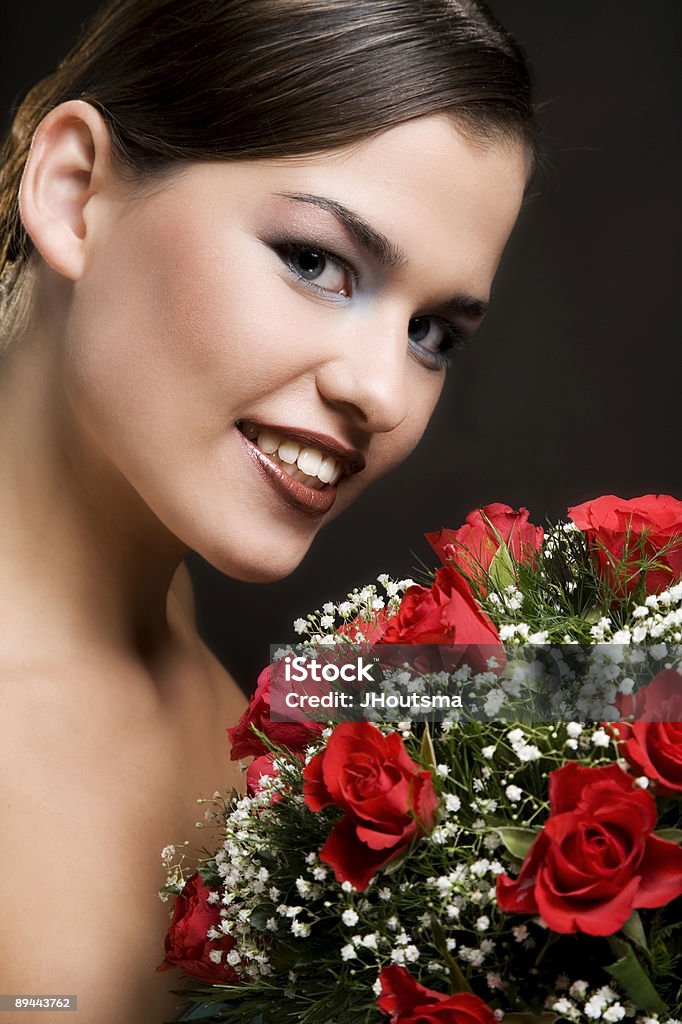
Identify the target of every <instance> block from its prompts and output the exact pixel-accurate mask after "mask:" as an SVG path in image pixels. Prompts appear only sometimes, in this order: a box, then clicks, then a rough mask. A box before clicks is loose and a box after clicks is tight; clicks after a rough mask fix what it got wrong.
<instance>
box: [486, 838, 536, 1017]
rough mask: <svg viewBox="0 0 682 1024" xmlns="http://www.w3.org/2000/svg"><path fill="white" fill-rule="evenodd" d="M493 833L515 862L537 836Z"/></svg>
mask: <svg viewBox="0 0 682 1024" xmlns="http://www.w3.org/2000/svg"><path fill="white" fill-rule="evenodd" d="M495 831H496V832H497V833H498V834H499V836H500V839H501V840H502V842H503V843H504V845H505V848H506V849H507V850H508V851H509V853H511V855H512V857H516V859H517V860H525V859H526V857H527V855H528V851H529V850H530V848H531V846H532V845H533V843H534V841H535V840H536V839H537V837H538V835H539V833H538V832H535V831H534V830H533V829H532V828H514V827H511V826H510V827H509V828H498V829H496V830H495ZM505 1019H506V1017H505Z"/></svg>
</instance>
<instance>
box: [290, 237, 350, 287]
mask: <svg viewBox="0 0 682 1024" xmlns="http://www.w3.org/2000/svg"><path fill="white" fill-rule="evenodd" d="M279 252H280V256H281V257H282V258H283V259H284V262H285V263H286V264H287V265H288V266H289V268H290V269H291V270H293V272H294V273H295V274H296V275H297V276H298V277H300V278H302V280H304V281H307V282H308V283H309V284H311V285H312V286H313V287H314V288H317V289H318V290H319V291H324V292H332V293H334V294H335V295H345V296H348V295H350V293H351V291H352V286H353V281H352V275H351V271H350V268H349V267H347V266H346V265H345V264H344V263H342V262H341V260H339V259H338V258H337V257H335V256H332V255H331V253H328V252H325V251H324V249H316V248H314V247H313V246H307V245H288V246H282V247H281V248H280V250H279Z"/></svg>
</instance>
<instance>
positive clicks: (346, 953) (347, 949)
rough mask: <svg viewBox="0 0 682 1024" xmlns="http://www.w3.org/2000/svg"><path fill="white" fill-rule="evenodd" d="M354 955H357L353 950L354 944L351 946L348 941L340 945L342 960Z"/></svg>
mask: <svg viewBox="0 0 682 1024" xmlns="http://www.w3.org/2000/svg"><path fill="white" fill-rule="evenodd" d="M354 956H357V953H356V952H355V946H353V945H352V944H351V943H350V942H349V943H348V944H347V945H345V946H342V947H341V959H342V960H352V959H353V957H354Z"/></svg>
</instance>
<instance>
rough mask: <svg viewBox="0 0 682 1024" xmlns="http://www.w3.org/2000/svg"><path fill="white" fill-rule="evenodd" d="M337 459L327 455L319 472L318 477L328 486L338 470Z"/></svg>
mask: <svg viewBox="0 0 682 1024" xmlns="http://www.w3.org/2000/svg"><path fill="white" fill-rule="evenodd" d="M336 466H337V463H336V459H335V458H334V457H333V456H332V455H325V457H324V458H323V459H322V462H321V463H320V466H319V468H318V470H317V476H319V478H320V480H322V482H323V483H325V484H328V483H329V482H330V481H331V478H332V477H333V476H334V472H335V470H336Z"/></svg>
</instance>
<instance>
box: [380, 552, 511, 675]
mask: <svg viewBox="0 0 682 1024" xmlns="http://www.w3.org/2000/svg"><path fill="white" fill-rule="evenodd" d="M380 642H381V643H382V644H442V645H445V644H457V645H458V646H462V647H471V648H474V649H476V648H478V647H480V648H482V650H481V651H480V653H479V655H478V656H469V655H467V660H468V661H470V662H472V664H473V667H474V668H486V667H487V661H488V658H490V657H491V656H493V655H495V656H496V657H497V658H498V661H500V659H501V661H502V662H504V648H503V647H502V645H501V644H500V635H499V633H498V632H497V629H496V627H495V625H494V624H493V622H492V620H491V619H490V618H488V616H487V615H486V613H485V612H484V611H483V610H482V609H481V608H480V606H479V604H478V602H477V601H476V598H475V597H474V595H473V592H472V590H471V587H470V586H469V584H468V583H467V581H466V580H465V579H464V577H463V576H462V575H461V574H460V573H459V572H457V570H456V569H452V568H451V567H450V566H442V567H441V568H440V569H438V571H437V572H436V577H435V579H434V581H433V584H432V585H431V586H430V587H420V586H414V587H410V588H409V589H408V590H406V591H405V593H404V594H403V598H402V601H401V602H400V607H399V609H398V611H397V613H396V614H395V615H394V616H393V618H391V619H389V621H388V623H387V625H386V628H385V629H384V631H383V633H382V636H381V640H380ZM491 648H492V649H491ZM437 667H446V668H447V666H437Z"/></svg>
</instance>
